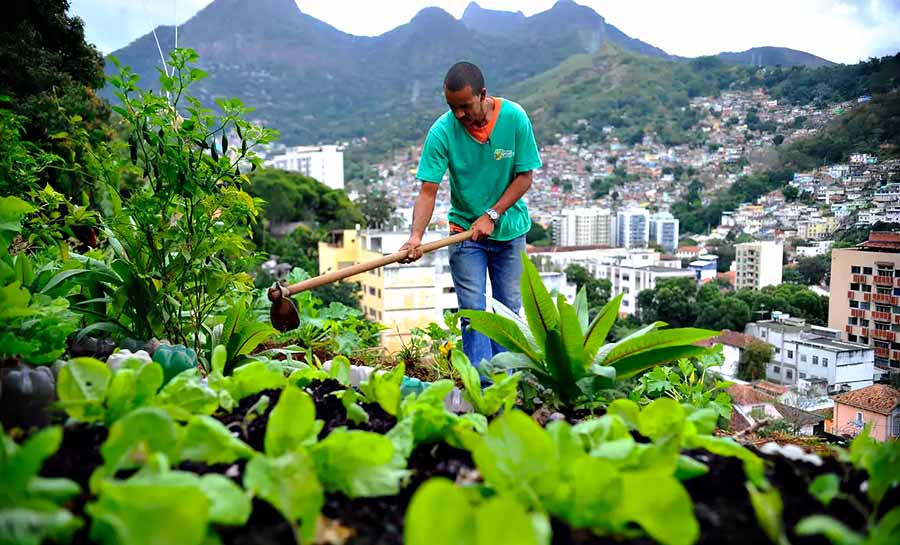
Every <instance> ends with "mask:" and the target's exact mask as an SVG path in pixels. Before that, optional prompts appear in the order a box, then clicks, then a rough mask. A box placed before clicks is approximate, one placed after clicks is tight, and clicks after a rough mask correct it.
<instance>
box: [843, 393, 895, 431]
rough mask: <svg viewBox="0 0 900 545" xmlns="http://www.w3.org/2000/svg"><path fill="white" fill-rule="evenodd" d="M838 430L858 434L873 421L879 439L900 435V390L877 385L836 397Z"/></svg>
mask: <svg viewBox="0 0 900 545" xmlns="http://www.w3.org/2000/svg"><path fill="white" fill-rule="evenodd" d="M833 420H834V433H835V434H838V435H848V436H851V437H853V436H856V435H857V434H858V433H859V432H860V431H862V429H863V426H865V425H866V424H871V426H872V429H871V431H870V434H871V436H872V437H873V438H875V439H877V440H878V441H887V440H888V439H898V438H900V389H897V388H894V387H893V386H889V385H887V384H873V385H872V386H867V387H865V388H860V389H859V390H853V391H852V392H847V393H845V394H840V395H837V396H834V419H833Z"/></svg>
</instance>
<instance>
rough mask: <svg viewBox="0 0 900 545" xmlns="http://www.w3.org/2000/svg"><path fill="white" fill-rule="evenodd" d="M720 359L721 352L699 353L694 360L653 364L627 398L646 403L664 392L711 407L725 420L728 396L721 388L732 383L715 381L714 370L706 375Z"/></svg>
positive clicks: (700, 405)
mask: <svg viewBox="0 0 900 545" xmlns="http://www.w3.org/2000/svg"><path fill="white" fill-rule="evenodd" d="M722 361H724V358H723V356H722V354H721V352H716V353H713V354H706V355H703V356H701V357H700V358H698V360H697V361H696V363H695V361H694V360H692V359H687V358H683V359H680V360H678V362H677V365H673V366H667V365H660V366H657V367H654V368H653V369H652V370H650V371H648V372H647V373H644V374H643V375H641V376H640V378H639V379H638V384H637V386H636V387H635V388H634V390H633V391H632V393H631V394H630V396H629V397H630V399H632V400H635V401H642V402H644V403H647V402H649V401H650V400H651V399H656V398H658V397H660V396H663V395H665V396H668V397H671V398H672V399H674V400H676V401H678V402H680V403H689V404H691V405H693V406H695V407H697V408H699V409H702V408H706V407H709V408H711V409H714V410H715V411H716V413H717V414H718V415H719V417H720V418H723V419H725V420H726V421H727V420H729V419H730V418H731V397H729V395H728V394H727V393H725V391H724V390H725V389H726V388H728V387H729V386H731V385H732V384H733V383H731V382H728V381H724V380H719V379H718V378H717V377H716V375H715V374H714V373H709V374H707V371H708V370H709V368H710V367H715V366H720V365H722ZM714 396H715V397H714Z"/></svg>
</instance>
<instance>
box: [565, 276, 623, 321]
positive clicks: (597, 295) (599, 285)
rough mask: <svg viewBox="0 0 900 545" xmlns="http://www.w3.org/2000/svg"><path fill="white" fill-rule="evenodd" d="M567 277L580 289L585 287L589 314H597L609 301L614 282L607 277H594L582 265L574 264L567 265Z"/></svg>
mask: <svg viewBox="0 0 900 545" xmlns="http://www.w3.org/2000/svg"><path fill="white" fill-rule="evenodd" d="M566 278H567V279H568V280H569V281H570V282H574V283H575V285H576V286H578V289H579V290H580V289H581V288H584V291H585V295H586V296H587V302H588V314H589V315H591V316H594V315H596V314H597V313H598V312H599V311H600V309H601V308H603V305H605V304H606V303H607V302H608V301H609V296H610V293H611V291H612V283H611V282H610V281H609V280H607V279H605V278H594V276H593V275H592V274H591V273H590V272H588V270H587V269H585V268H584V267H582V266H581V265H577V264H572V265H569V266H568V267H566Z"/></svg>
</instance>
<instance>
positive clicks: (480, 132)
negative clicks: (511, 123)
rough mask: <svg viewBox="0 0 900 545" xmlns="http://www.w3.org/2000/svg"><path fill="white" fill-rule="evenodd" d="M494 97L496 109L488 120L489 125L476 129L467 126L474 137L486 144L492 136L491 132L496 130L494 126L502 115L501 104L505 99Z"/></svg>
mask: <svg viewBox="0 0 900 545" xmlns="http://www.w3.org/2000/svg"><path fill="white" fill-rule="evenodd" d="M491 98H493V99H494V111H493V115H492V116H491V119H490V120H489V121H488V122H487V125H485V126H484V127H478V128H475V129H470V128H469V127H466V130H467V131H469V134H471V135H472V138H474V139H475V140H477V141H479V142H481V143H482V144H484V143H485V142H487V141H488V138H490V136H491V132H493V130H494V126H495V125H497V118H499V117H500V105H501V104H502V103H503V99H502V98H500V97H491Z"/></svg>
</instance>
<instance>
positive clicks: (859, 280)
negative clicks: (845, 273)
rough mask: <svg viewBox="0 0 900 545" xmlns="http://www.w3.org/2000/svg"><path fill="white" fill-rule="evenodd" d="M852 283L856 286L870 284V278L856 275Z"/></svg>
mask: <svg viewBox="0 0 900 545" xmlns="http://www.w3.org/2000/svg"><path fill="white" fill-rule="evenodd" d="M852 282H853V283H854V284H868V282H869V277H867V276H866V275H864V274H854V275H853V280H852Z"/></svg>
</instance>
